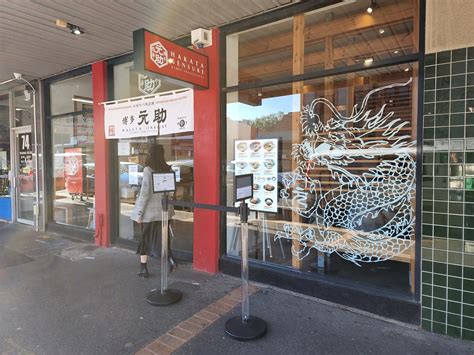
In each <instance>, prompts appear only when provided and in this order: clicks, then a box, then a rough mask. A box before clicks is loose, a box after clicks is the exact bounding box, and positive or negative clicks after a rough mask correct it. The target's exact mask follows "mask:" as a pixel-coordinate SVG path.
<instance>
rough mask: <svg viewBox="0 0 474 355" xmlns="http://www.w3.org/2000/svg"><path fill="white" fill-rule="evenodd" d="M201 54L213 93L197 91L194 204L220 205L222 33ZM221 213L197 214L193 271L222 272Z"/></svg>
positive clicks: (214, 32)
mask: <svg viewBox="0 0 474 355" xmlns="http://www.w3.org/2000/svg"><path fill="white" fill-rule="evenodd" d="M212 43H213V45H212V46H211V47H208V48H204V49H201V50H200V52H202V53H203V54H206V55H207V56H208V57H209V89H208V90H194V201H195V202H196V203H209V204H215V205H218V204H219V203H220V171H219V168H220V72H219V32H218V30H217V29H213V30H212ZM219 237H220V236H219V212H215V211H209V210H202V209H195V210H194V251H193V252H194V255H193V267H194V268H195V269H197V270H201V271H207V272H211V273H215V272H217V271H218V270H219V253H220V252H219Z"/></svg>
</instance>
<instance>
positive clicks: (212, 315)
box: [137, 286, 257, 355]
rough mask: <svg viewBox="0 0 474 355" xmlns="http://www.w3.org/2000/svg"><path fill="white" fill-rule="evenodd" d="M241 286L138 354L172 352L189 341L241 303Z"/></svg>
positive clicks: (253, 290)
mask: <svg viewBox="0 0 474 355" xmlns="http://www.w3.org/2000/svg"><path fill="white" fill-rule="evenodd" d="M256 291H257V287H255V286H250V287H249V295H251V294H253V293H255V292H256ZM241 292H242V291H241V288H236V289H234V290H233V291H231V292H230V293H229V294H228V295H226V296H224V297H222V298H220V299H219V300H217V301H215V302H213V303H212V304H210V305H209V306H207V307H206V308H204V309H202V310H201V311H199V312H198V313H196V314H194V315H193V316H192V317H190V318H188V319H186V320H185V321H183V322H181V323H179V324H178V325H177V326H176V327H174V328H172V329H170V330H169V331H168V332H166V333H165V334H163V335H162V336H160V337H159V338H158V339H156V340H155V341H153V342H152V343H150V344H149V345H148V346H146V347H145V348H143V349H142V350H140V351H139V352H137V355H151V354H160V355H161V354H171V353H172V352H173V351H175V350H176V349H178V348H180V347H181V346H182V345H184V344H185V343H186V342H187V341H189V340H191V338H193V337H194V336H196V335H197V334H199V333H200V332H201V331H202V330H204V329H206V328H207V327H209V326H210V325H211V324H213V323H214V322H215V321H217V320H218V319H219V318H221V317H222V316H224V315H225V314H227V313H228V312H229V311H231V310H232V309H233V308H234V307H236V306H237V305H239V304H241V302H240V301H241Z"/></svg>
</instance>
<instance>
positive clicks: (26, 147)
mask: <svg viewBox="0 0 474 355" xmlns="http://www.w3.org/2000/svg"><path fill="white" fill-rule="evenodd" d="M12 136H13V137H14V138H13V139H14V159H13V166H12V170H11V172H12V181H13V191H12V193H13V201H14V206H15V216H16V220H17V221H18V222H21V223H25V224H30V225H34V211H33V208H34V205H35V193H36V191H35V174H34V168H33V152H32V147H33V144H32V143H33V141H32V134H31V126H22V127H16V128H12Z"/></svg>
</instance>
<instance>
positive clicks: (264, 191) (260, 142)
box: [234, 139, 278, 212]
mask: <svg viewBox="0 0 474 355" xmlns="http://www.w3.org/2000/svg"><path fill="white" fill-rule="evenodd" d="M234 154H235V175H243V174H253V175H254V179H253V198H252V199H250V200H249V201H248V203H249V207H250V209H251V210H253V211H263V212H277V211H278V205H277V202H278V189H277V180H278V139H252V140H236V141H235V149H234Z"/></svg>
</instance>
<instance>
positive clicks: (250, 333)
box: [225, 202, 267, 341]
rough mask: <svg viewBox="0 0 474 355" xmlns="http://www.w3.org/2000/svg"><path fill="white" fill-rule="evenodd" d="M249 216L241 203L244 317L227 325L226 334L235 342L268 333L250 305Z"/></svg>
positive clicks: (233, 318) (235, 319)
mask: <svg viewBox="0 0 474 355" xmlns="http://www.w3.org/2000/svg"><path fill="white" fill-rule="evenodd" d="M248 214H249V208H248V206H247V203H245V202H241V203H240V222H241V224H240V233H241V238H242V287H241V288H242V315H240V316H235V317H232V318H230V319H229V320H227V322H226V323H225V332H226V334H227V335H228V336H229V337H231V338H232V339H235V340H240V341H248V340H255V339H258V338H261V337H263V336H264V335H265V334H266V333H267V323H266V322H265V321H264V320H263V319H261V318H259V317H256V316H251V315H250V305H249V260H248V254H249V251H248V239H249V238H248V237H249V234H248V223H247V222H248Z"/></svg>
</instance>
